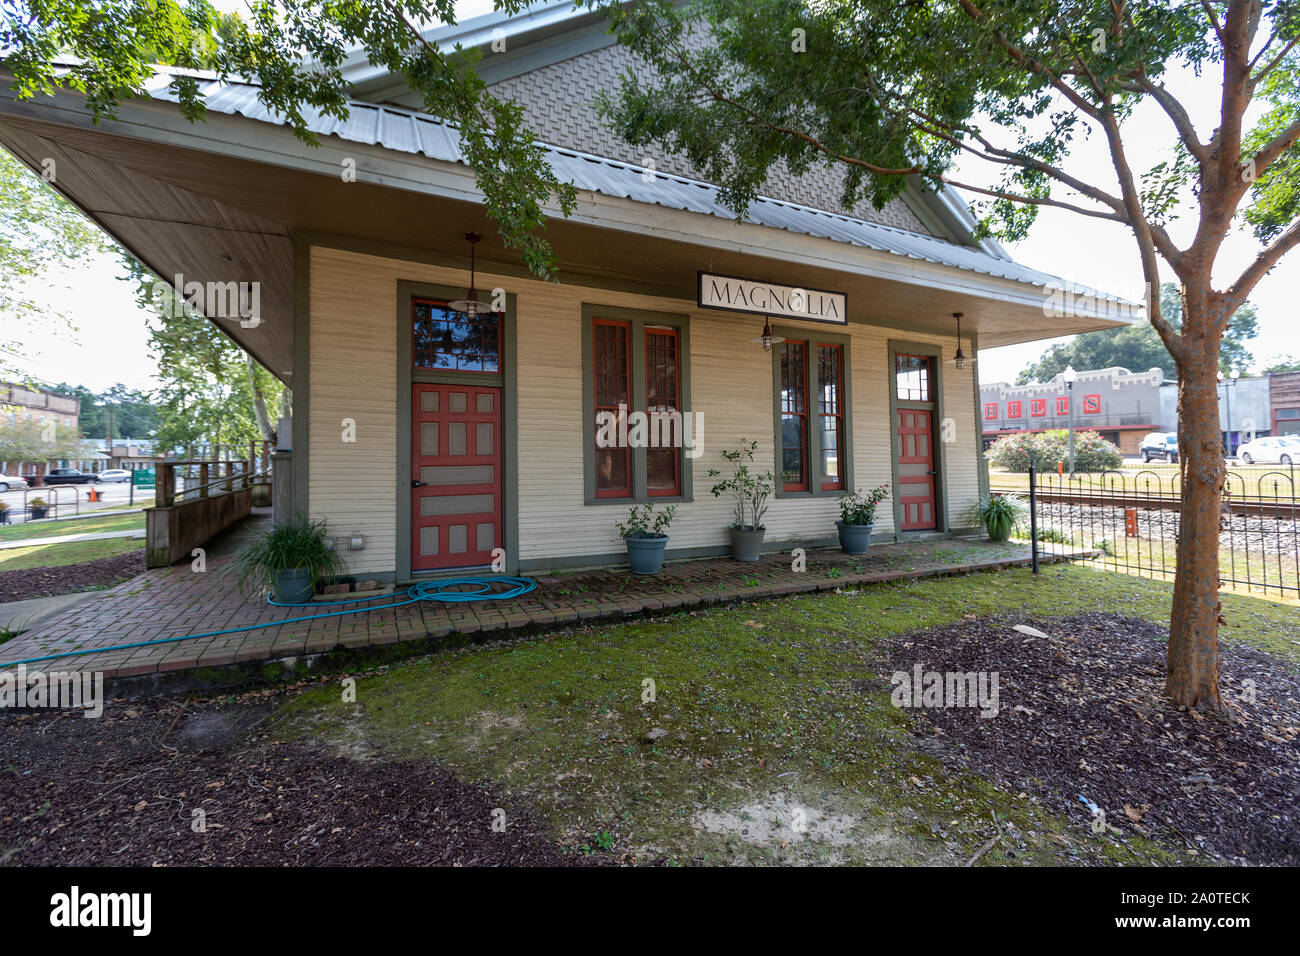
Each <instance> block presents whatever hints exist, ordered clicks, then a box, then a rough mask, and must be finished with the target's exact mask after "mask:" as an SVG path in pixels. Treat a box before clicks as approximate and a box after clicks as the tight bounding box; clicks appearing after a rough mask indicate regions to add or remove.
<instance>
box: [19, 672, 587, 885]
mask: <svg viewBox="0 0 1300 956" xmlns="http://www.w3.org/2000/svg"><path fill="white" fill-rule="evenodd" d="M258 696H259V695H246V696H245V697H244V698H242V699H240V700H238V701H230V702H226V703H216V702H202V701H199V702H195V701H187V702H185V704H184V705H181V704H179V703H174V702H171V701H162V700H154V701H145V702H132V703H130V704H123V703H119V702H114V703H111V704H110V705H109V706H108V707H107V708H106V710H105V715H104V717H103V718H102V719H99V720H87V719H84V718H82V717H80V716H73V715H72V714H62V715H61V714H57V713H48V712H47V713H26V714H11V715H7V716H4V717H3V718H0V808H3V809H0V862H3V863H6V864H9V865H22V866H32V865H66V866H73V865H75V866H104V865H135V866H149V865H197V864H219V865H242V866H281V865H295V866H305V865H310V866H320V865H325V866H358V865H371V866H373V865H380V866H385V865H404V866H410V865H417V866H418V865H434V866H474V865H482V866H498V865H514V866H518V865H541V866H566V865H582V864H588V863H601V862H607V861H608V858H607V857H601V856H583V855H579V854H576V853H573V852H568V853H566V852H564V850H563V849H562V848H560V847H557V846H555V845H553V844H552V843H550V842H549V841H547V840H546V839H545V838H543V837H542V836H540V835H539V834H540V832H541V830H540V827H539V826H538V825H537V824H536V823H535V821H534V820H533V819H532V818H531V817H530V816H529V815H528V813H527V812H521V811H520V810H519V809H517V808H511V807H503V806H502V805H501V804H500V803H499V802H497V801H496V800H494V797H493V794H491V793H490V792H488V791H487V790H485V789H482V788H479V787H474V786H471V785H469V784H466V783H463V782H461V781H459V780H457V779H456V778H455V777H454V776H452V775H451V774H450V773H448V772H447V771H446V770H444V769H443V768H441V767H439V766H438V765H436V764H434V763H432V762H430V761H400V762H390V761H384V760H379V759H367V760H356V759H352V758H349V757H339V756H335V755H334V754H332V753H326V752H324V751H322V750H320V749H317V748H315V747H312V746H310V745H307V744H301V743H284V742H277V741H275V740H273V739H272V738H271V737H270V736H269V735H268V734H267V733H266V730H267V726H266V725H267V723H268V722H269V721H268V718H270V717H271V715H272V714H273V713H274V711H273V709H272V707H271V701H272V700H273V698H269V697H268V698H266V699H265V700H259V699H257V698H258ZM196 811H199V812H198V813H196ZM494 822H496V823H497V824H498V829H494V826H493V824H494ZM500 822H504V831H501V830H500V829H499V826H500Z"/></svg>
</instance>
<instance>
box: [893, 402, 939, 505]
mask: <svg viewBox="0 0 1300 956" xmlns="http://www.w3.org/2000/svg"><path fill="white" fill-rule="evenodd" d="M934 477H935V469H934V424H933V413H932V412H930V411H928V410H926V409H922V408H900V409H898V503H899V505H901V506H902V511H903V520H902V524H900V525H899V530H900V531H922V530H926V529H930V528H936V527H938V523H937V521H936V517H935V506H934V504H935V503H934Z"/></svg>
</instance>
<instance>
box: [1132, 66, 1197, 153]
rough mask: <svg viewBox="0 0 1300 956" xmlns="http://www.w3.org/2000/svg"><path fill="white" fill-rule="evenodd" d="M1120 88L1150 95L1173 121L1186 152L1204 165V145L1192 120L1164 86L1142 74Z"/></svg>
mask: <svg viewBox="0 0 1300 956" xmlns="http://www.w3.org/2000/svg"><path fill="white" fill-rule="evenodd" d="M1120 88H1121V89H1123V90H1124V91H1125V92H1130V93H1140V92H1146V93H1148V94H1150V96H1151V98H1152V99H1154V100H1155V101H1156V102H1157V103H1159V104H1160V106H1161V108H1162V109H1163V110H1164V111H1165V114H1166V115H1167V116H1168V117H1169V118H1170V119H1171V120H1173V123H1174V128H1175V129H1177V130H1178V136H1179V138H1181V139H1182V141H1183V145H1184V146H1186V147H1187V151H1188V152H1189V153H1191V154H1192V155H1193V156H1194V157H1196V159H1197V161H1198V162H1200V163H1201V164H1202V165H1204V163H1205V161H1206V150H1205V144H1204V143H1202V142H1201V141H1200V138H1199V137H1198V136H1197V135H1196V127H1195V126H1193V125H1192V119H1191V117H1190V116H1188V115H1187V110H1186V109H1184V107H1183V104H1182V103H1180V102H1179V101H1178V100H1177V99H1176V98H1175V97H1174V95H1173V94H1172V93H1170V92H1169V90H1168V89H1167V88H1166V87H1165V86H1164V84H1161V83H1155V82H1153V81H1152V80H1151V79H1150V78H1149V77H1148V76H1147V75H1146V74H1145V73H1143V74H1141V75H1140V76H1139V77H1138V78H1137V80H1136V81H1135V82H1134V83H1131V84H1129V83H1125V84H1123V85H1122V86H1121V87H1120Z"/></svg>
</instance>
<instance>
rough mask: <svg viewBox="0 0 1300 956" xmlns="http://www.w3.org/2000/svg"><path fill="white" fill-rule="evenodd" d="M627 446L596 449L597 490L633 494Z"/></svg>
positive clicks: (598, 491)
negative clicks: (629, 478) (629, 477)
mask: <svg viewBox="0 0 1300 956" xmlns="http://www.w3.org/2000/svg"><path fill="white" fill-rule="evenodd" d="M627 457H628V456H627V449H626V448H597V449H596V492H597V493H600V492H614V493H617V494H620V495H628V494H631V487H632V485H631V483H630V482H629V481H628V474H627Z"/></svg>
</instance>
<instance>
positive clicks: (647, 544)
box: [615, 504, 677, 574]
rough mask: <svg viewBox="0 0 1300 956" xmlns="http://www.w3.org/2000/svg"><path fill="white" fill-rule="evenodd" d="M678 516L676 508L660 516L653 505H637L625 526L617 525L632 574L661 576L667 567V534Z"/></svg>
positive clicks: (671, 507) (667, 509)
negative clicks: (662, 570) (665, 559)
mask: <svg viewBox="0 0 1300 956" xmlns="http://www.w3.org/2000/svg"><path fill="white" fill-rule="evenodd" d="M676 512H677V506H676V505H668V506H667V507H666V508H664V510H663V511H661V512H659V513H658V514H655V509H654V505H650V504H646V505H638V506H633V507H632V508H631V509H630V510H629V511H628V514H627V521H626V522H622V521H620V522H617V523H616V524H615V527H616V528H618V533H619V534H620V535H621V536H622V538H623V541H624V542H625V543H626V544H627V563H628V564H629V565H631V567H632V573H633V574H658V573H659V569H660V568H662V567H663V566H664V549H665V548H666V547H667V546H668V535H666V534H665V533H664V532H665V531H666V530H667V528H668V525H669V524H670V523H671V522H672V520H673V515H674V514H675V513H676Z"/></svg>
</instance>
